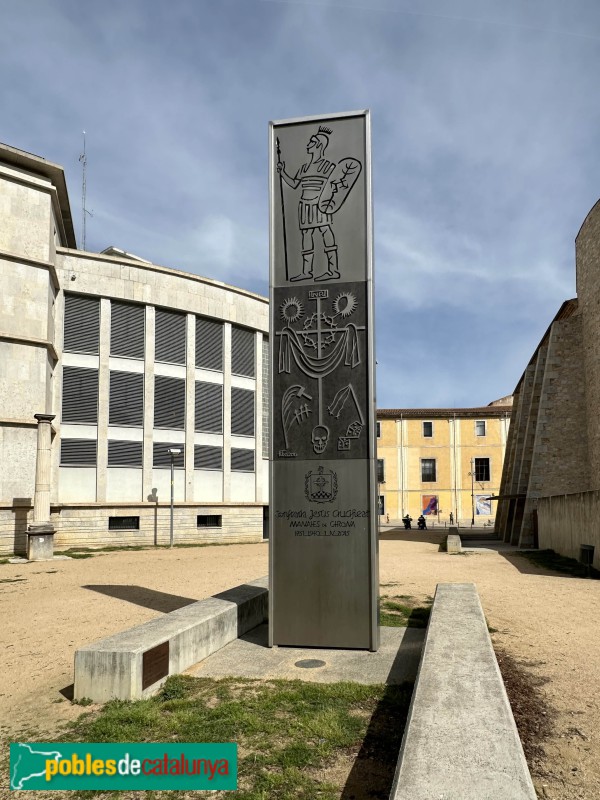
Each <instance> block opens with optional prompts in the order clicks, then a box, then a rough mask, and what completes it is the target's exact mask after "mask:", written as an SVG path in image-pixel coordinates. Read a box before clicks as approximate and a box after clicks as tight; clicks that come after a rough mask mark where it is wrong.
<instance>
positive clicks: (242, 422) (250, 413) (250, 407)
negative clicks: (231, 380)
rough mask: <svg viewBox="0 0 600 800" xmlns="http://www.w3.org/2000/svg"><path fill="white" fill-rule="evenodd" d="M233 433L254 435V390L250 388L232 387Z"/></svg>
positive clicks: (236, 434)
mask: <svg viewBox="0 0 600 800" xmlns="http://www.w3.org/2000/svg"><path fill="white" fill-rule="evenodd" d="M231 433H232V434H233V435H234V436H254V392H253V391H251V390H250V389H239V388H238V387H237V386H234V387H232V389H231Z"/></svg>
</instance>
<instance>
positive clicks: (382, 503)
mask: <svg viewBox="0 0 600 800" xmlns="http://www.w3.org/2000/svg"><path fill="white" fill-rule="evenodd" d="M377 505H378V506H379V516H380V517H383V516H385V495H383V494H380V495H379V498H378V501H377Z"/></svg>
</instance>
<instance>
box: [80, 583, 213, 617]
mask: <svg viewBox="0 0 600 800" xmlns="http://www.w3.org/2000/svg"><path fill="white" fill-rule="evenodd" d="M83 588H84V589H90V590H91V591H92V592H99V593H100V594H106V595H108V596H109V597H115V598H117V600H126V601H127V602H128V603H134V604H135V605H136V606H143V607H144V608H151V609H152V610H153V611H162V612H163V613H164V614H168V613H169V612H171V611H177V609H178V608H183V607H184V606H189V605H191V604H192V603H197V602H198V600H197V599H192V598H191V597H180V596H179V595H177V594H166V593H165V592H157V591H156V590H155V589H147V588H146V587H145V586H131V585H112V584H87V585H86V586H83Z"/></svg>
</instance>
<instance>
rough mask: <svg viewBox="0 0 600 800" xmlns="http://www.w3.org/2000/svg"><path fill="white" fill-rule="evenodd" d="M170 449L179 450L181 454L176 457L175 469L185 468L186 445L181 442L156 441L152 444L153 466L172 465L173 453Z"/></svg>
mask: <svg viewBox="0 0 600 800" xmlns="http://www.w3.org/2000/svg"><path fill="white" fill-rule="evenodd" d="M169 450H179V451H180V453H179V455H176V456H175V457H174V462H173V463H174V465H175V469H183V467H184V466H185V464H184V462H185V458H184V456H185V445H183V444H182V443H181V442H172V443H169V442H154V444H153V445H152V466H153V467H155V468H160V467H170V466H171V454H170V453H169Z"/></svg>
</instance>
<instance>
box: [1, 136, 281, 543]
mask: <svg viewBox="0 0 600 800" xmlns="http://www.w3.org/2000/svg"><path fill="white" fill-rule="evenodd" d="M0 265H1V267H0V269H1V273H2V287H3V290H2V293H1V295H0V376H1V378H0V552H4V553H7V552H22V551H23V550H24V549H25V546H26V530H27V527H28V525H29V524H30V523H31V521H32V515H33V498H34V493H35V488H36V447H37V444H36V443H37V430H36V429H37V426H38V422H37V420H36V418H35V417H34V415H35V414H50V415H54V419H53V420H52V423H51V424H52V445H51V455H50V460H51V467H50V476H49V486H50V517H51V523H52V525H53V526H54V528H55V530H56V534H55V548H56V549H58V550H64V549H68V548H69V547H81V546H88V547H101V546H106V545H123V544H131V545H133V544H136V545H137V544H149V545H150V544H167V543H168V542H169V536H170V511H171V503H170V496H171V461H172V460H173V473H174V486H173V489H174V535H175V543H176V544H177V543H194V542H201V541H210V542H215V541H219V542H221V541H222V542H226V541H229V542H231V541H248V540H258V539H261V538H262V537H263V528H264V520H265V519H266V508H267V506H268V496H267V493H268V428H267V417H268V414H267V412H268V408H267V404H268V381H267V375H266V370H267V366H268V358H267V348H268V339H267V335H268V301H267V299H266V298H264V297H260V296H258V295H255V294H252V293H250V292H247V291H245V290H242V289H238V288H236V287H233V286H227V285H225V284H222V283H220V282H218V281H213V280H210V279H207V278H202V277H199V276H197V275H192V274H188V273H185V272H181V271H178V270H175V269H168V268H165V267H161V266H157V265H155V264H152V263H150V262H148V261H145V260H143V259H139V258H137V257H135V256H132V255H130V254H128V253H126V252H124V251H120V250H117V249H116V248H108V249H107V250H106V251H104V252H103V253H100V254H98V253H90V252H84V251H80V250H78V249H77V248H76V242H75V235H74V231H73V224H72V219H71V214H70V206H69V199H68V194H67V189H66V184H65V180H64V173H63V170H62V168H60V167H59V166H57V165H54V164H51V163H49V162H47V161H46V160H44V159H42V158H38V157H37V156H32V155H30V154H28V153H24V152H22V151H19V150H16V149H14V148H11V147H8V146H6V145H0ZM169 451H179V452H178V453H171V452H169ZM38 480H39V478H38Z"/></svg>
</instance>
